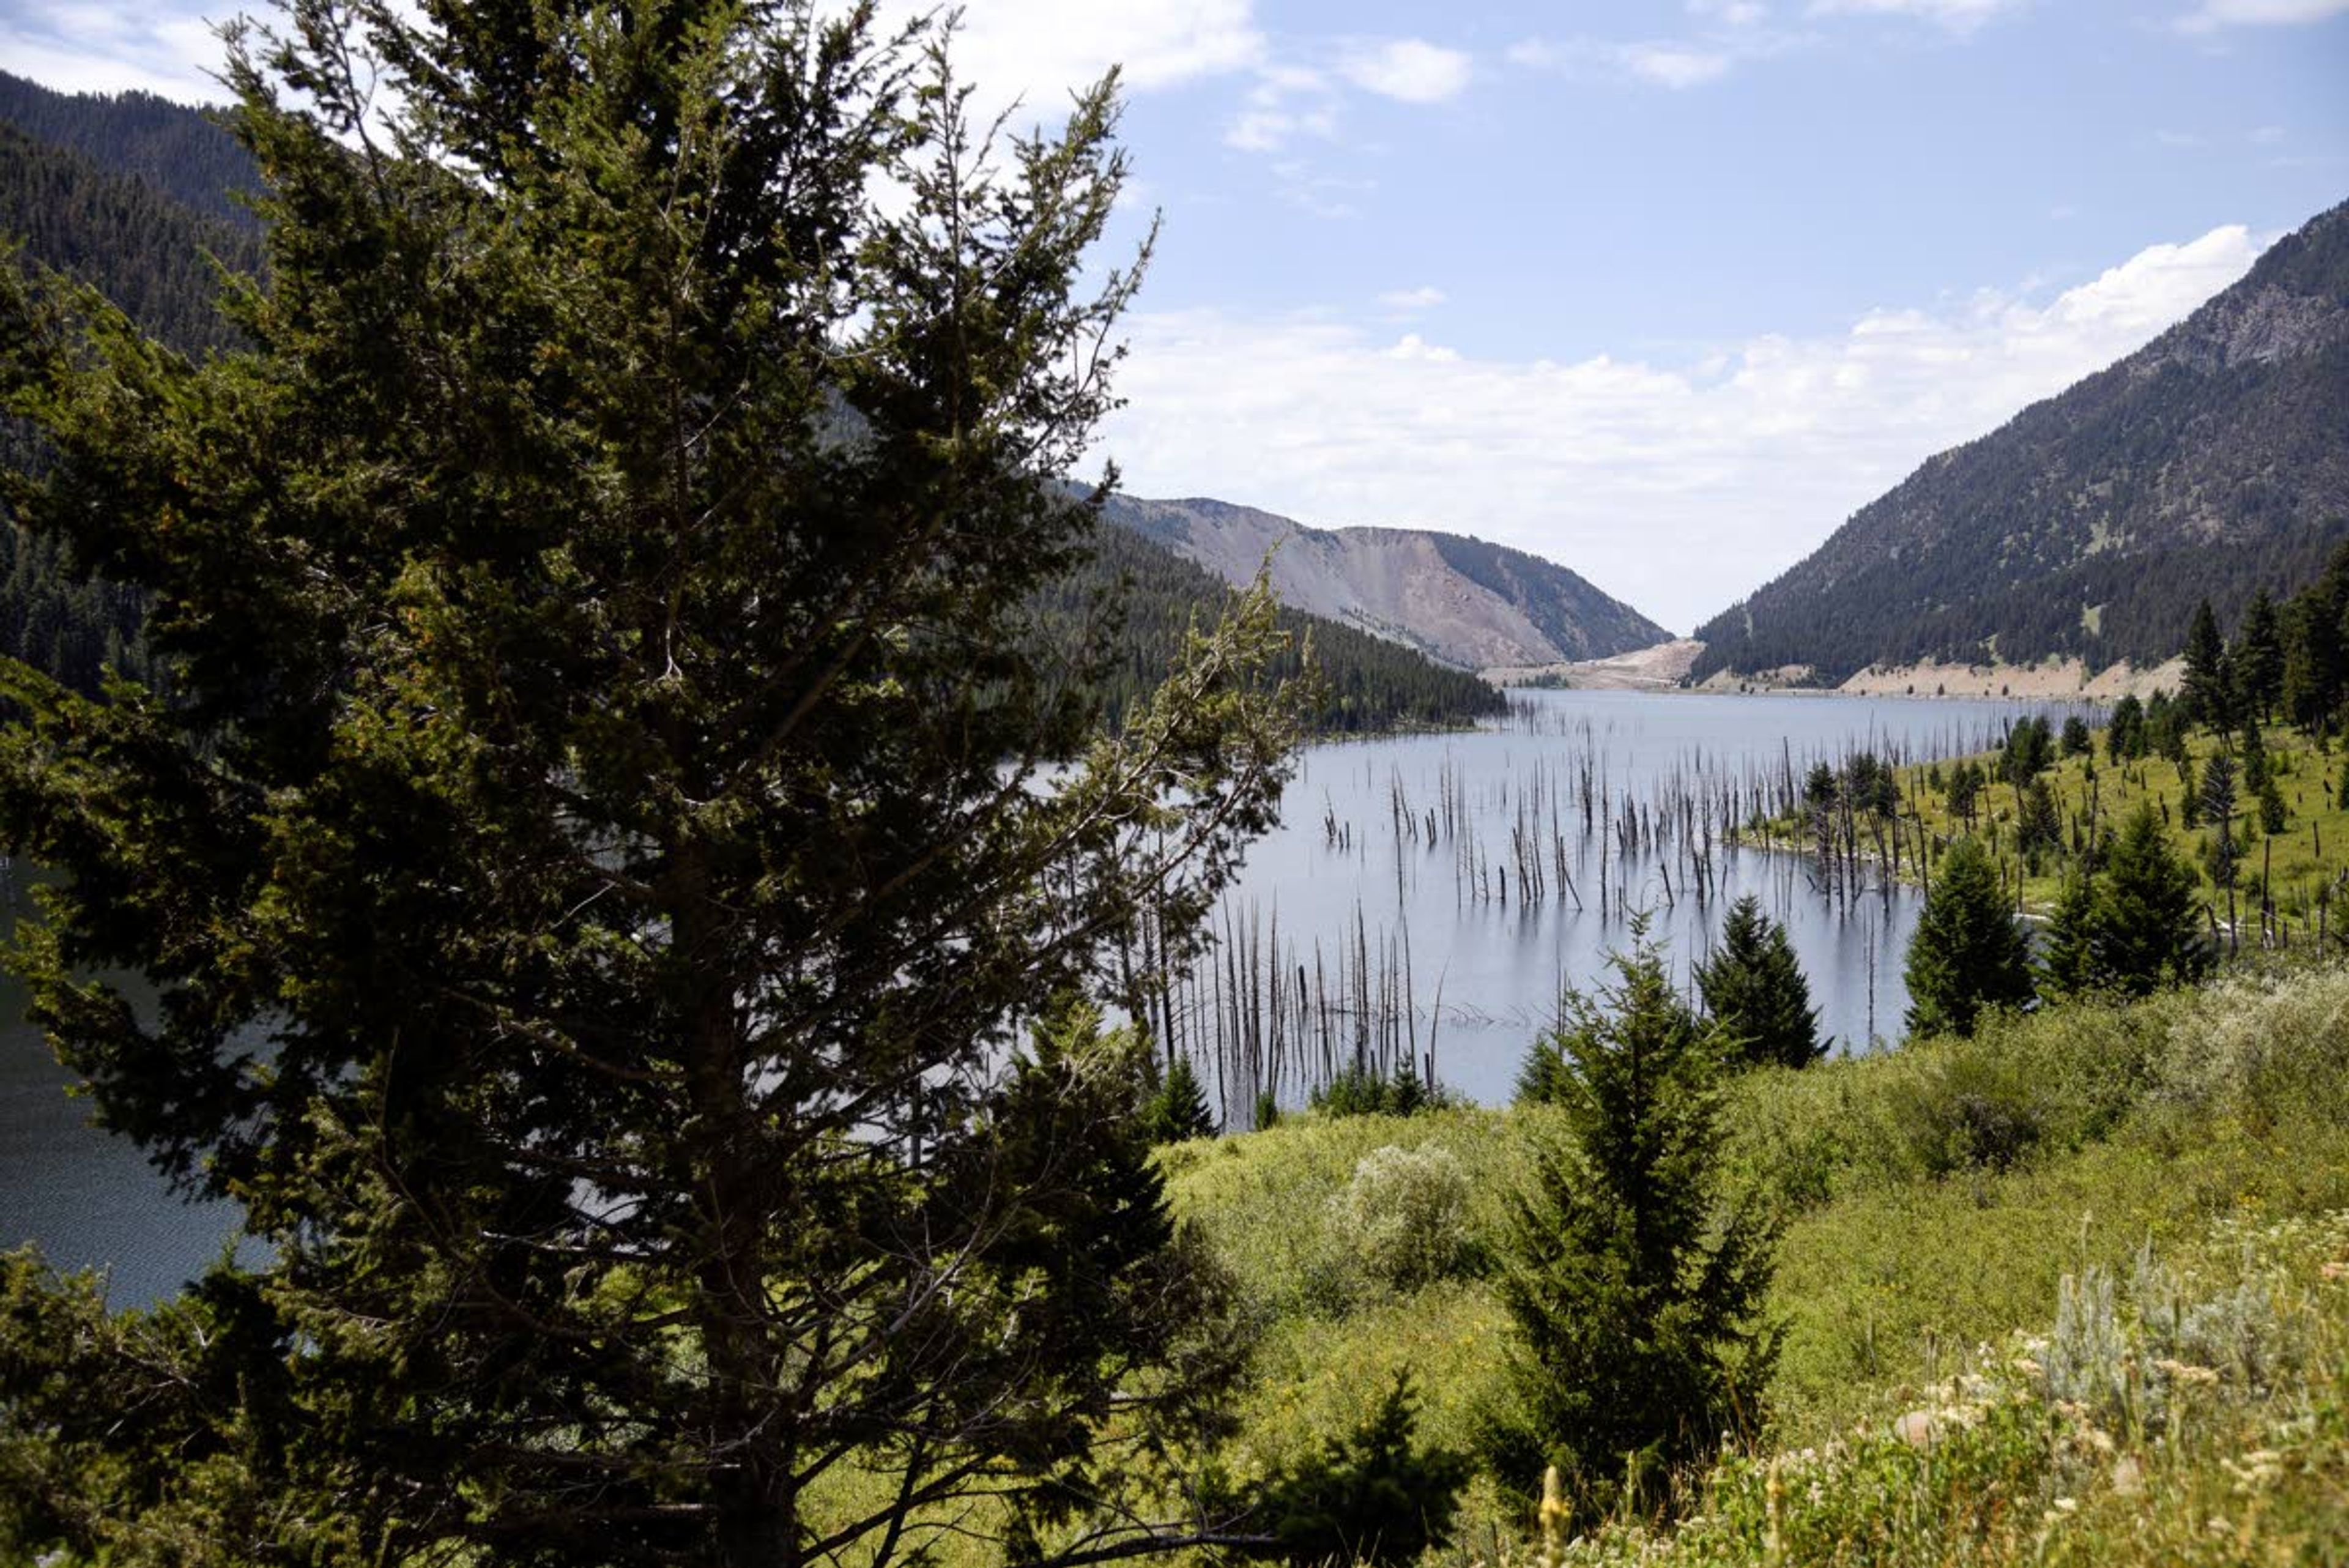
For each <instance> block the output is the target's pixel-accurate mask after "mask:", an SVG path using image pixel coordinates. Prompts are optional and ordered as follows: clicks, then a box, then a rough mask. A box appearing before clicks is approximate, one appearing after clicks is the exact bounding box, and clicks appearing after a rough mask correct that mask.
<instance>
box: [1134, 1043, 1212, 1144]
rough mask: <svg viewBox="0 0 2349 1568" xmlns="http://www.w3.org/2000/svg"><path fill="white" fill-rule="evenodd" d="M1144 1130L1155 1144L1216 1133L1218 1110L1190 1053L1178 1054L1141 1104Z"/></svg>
mask: <svg viewBox="0 0 2349 1568" xmlns="http://www.w3.org/2000/svg"><path fill="white" fill-rule="evenodd" d="M1142 1133H1143V1137H1146V1138H1147V1139H1149V1140H1150V1141H1151V1142H1152V1143H1154V1144H1160V1143H1181V1142H1183V1141H1185V1139H1187V1138H1195V1137H1215V1136H1216V1113H1215V1112H1214V1110H1212V1109H1211V1108H1209V1106H1208V1105H1207V1091H1206V1088H1204V1087H1203V1086H1202V1085H1200V1083H1199V1075H1198V1073H1197V1072H1196V1071H1195V1069H1194V1068H1193V1067H1192V1065H1191V1058H1189V1057H1188V1056H1177V1057H1175V1058H1174V1065H1172V1066H1170V1067H1168V1068H1167V1069H1166V1073H1165V1075H1164V1077H1163V1078H1161V1079H1160V1080H1159V1082H1158V1084H1157V1085H1156V1086H1155V1088H1154V1089H1153V1090H1152V1091H1151V1093H1150V1096H1149V1097H1148V1098H1147V1099H1145V1100H1144V1101H1143V1106H1142Z"/></svg>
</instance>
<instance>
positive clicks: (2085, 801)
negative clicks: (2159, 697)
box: [1773, 725, 2349, 941]
mask: <svg viewBox="0 0 2349 1568" xmlns="http://www.w3.org/2000/svg"><path fill="white" fill-rule="evenodd" d="M2261 737H2262V743H2263V744H2264V746H2265V747H2266V750H2267V754H2268V760H2269V765H2270V768H2271V771H2272V773H2273V774H2274V776H2275V781H2276V786H2277V789H2278V791H2279V793H2280V794H2282V799H2283V804H2284V809H2285V811H2286V813H2287V818H2286V822H2285V825H2284V827H2283V830H2282V832H2279V833H2276V834H2272V835H2270V834H2266V833H2263V832H2261V828H2260V822H2259V811H2258V805H2257V803H2256V802H2254V801H2252V800H2251V799H2250V798H2249V797H2248V794H2245V793H2244V792H2242V791H2241V790H2240V787H2239V790H2238V799H2237V802H2236V810H2235V815H2234V818H2233V824H2234V826H2233V834H2234V838H2235V842H2236V844H2237V845H2238V846H2239V847H2238V855H2239V864H2238V867H2237V872H2236V888H2235V894H2236V899H2237V903H2238V906H2239V909H2240V920H2241V922H2242V924H2243V926H2244V934H2245V938H2246V940H2249V939H2250V937H2251V933H2252V932H2253V931H2254V930H2256V929H2258V927H2259V923H2260V917H2261V898H2262V894H2263V892H2265V893H2268V894H2271V896H2272V898H2273V909H2272V910H2271V916H2272V918H2273V920H2274V923H2275V925H2276V927H2277V929H2279V930H2280V931H2281V932H2282V937H2283V940H2294V941H2296V940H2302V939H2303V938H2304V937H2313V936H2314V935H2315V934H2316V932H2317V929H2318V927H2319V925H2320V922H2321V923H2322V924H2323V926H2324V927H2325V929H2326V932H2327V934H2328V935H2329V934H2330V928H2331V923H2332V922H2331V916H2330V914H2329V913H2321V909H2320V907H2321V906H2322V905H2323V904H2324V903H2325V902H2327V901H2328V900H2329V898H2330V897H2331V895H2330V892H2329V891H2328V889H2330V888H2333V886H2334V885H2335V884H2336V883H2337V882H2338V880H2339V878H2340V877H2341V876H2342V874H2343V873H2344V870H2349V803H2344V801H2343V800H2342V798H2341V796H2340V794H2339V792H2338V790H2337V789H2336V787H2335V786H2336V784H2338V783H2339V782H2340V776H2341V773H2342V766H2343V763H2342V758H2341V756H2340V754H2339V749H2338V748H2337V747H2329V746H2324V745H2321V744H2319V743H2318V742H2313V741H2311V740H2310V739H2309V738H2308V737H2307V736H2306V735H2303V734H2302V733H2301V732H2298V731H2296V730H2293V729H2291V728H2289V727H2286V726H2282V725H2278V726H2274V727H2271V728H2268V729H2265V730H2263V731H2262V732H2261ZM2219 748H2220V741H2219V740H2218V738H2217V737H2214V736H2212V735H2209V734H2207V733H2201V732H2197V733H2195V734H2194V735H2192V736H2191V737H2190V738H2189V741H2188V751H2189V753H2190V755H2191V758H2192V763H2191V766H2192V769H2193V771H2194V773H2195V776H2196V777H2197V778H2199V776H2200V774H2201V770H2202V768H2203V767H2204V765H2205V764H2206V763H2208V762H2209V759H2210V757H2211V756H2212V755H2213V754H2214V753H2217V751H2218V750H2219ZM1971 760H1972V761H1973V762H1975V763H1980V764H1981V765H1982V767H1983V768H1984V769H1985V770H1986V771H1988V772H1989V773H1990V774H1992V782H1991V783H1990V784H1987V785H1985V786H1984V787H1983V789H1982V794H1981V795H1980V797H1979V799H1978V800H1977V801H1976V803H1975V809H1974V815H1973V822H1972V826H1971V831H1972V832H1973V833H1974V835H1975V836H1977V837H1979V838H1981V839H1982V842H1983V843H1984V844H1985V845H1987V846H1989V847H1990V848H1991V850H1992V855H1993V857H1994V858H1996V859H1997V861H1998V863H1999V865H2000V867H2001V868H2002V871H2003V872H2004V873H2005V875H2006V876H2007V877H2009V878H2010V879H2013V878H2014V877H2020V878H2021V881H2022V888H2023V903H2024V905H2025V907H2026V908H2029V909H2046V908H2048V907H2049V906H2051V905H2052V904H2053V903H2054V900H2055V895H2056V891H2057V888H2058V887H2059V886H2060V884H2061V881H2062V878H2063V875H2064V859H2065V857H2064V856H2061V855H2042V856H2039V857H2035V858H2033V857H2026V856H2023V855H2022V854H2021V853H2019V852H2018V850H2017V848H2016V843H2015V825H2016V821H2017V817H2018V815H2019V812H2020V809H2021V805H2022V800H2021V792H2020V791H2018V790H2017V789H2016V787H2015V786H2014V785H2013V784H2008V783H2006V782H2005V781H2004V780H2003V779H2001V778H1999V777H1997V773H1998V762H1999V756H1998V753H1983V754H1982V755H1979V756H1976V757H1974V758H1972V759H1971ZM1955 765H1956V764H1955V763H1951V762H1943V763H1930V764H1922V765H1917V766H1910V767H1906V768H1902V769H1901V770H1899V787H1900V799H1901V812H1902V815H1903V816H1904V817H1909V818H1913V819H1914V821H1915V822H1916V823H1918V824H1920V825H1921V826H1922V827H1923V829H1924V832H1925V835H1926V837H1927V841H1928V842H1929V843H1930V844H1931V845H1934V846H1939V845H1940V844H1943V843H1946V842H1947V841H1948V840H1949V839H1950V838H1951V836H1955V835H1958V834H1961V833H1964V832H1967V831H1968V830H1969V829H1968V825H1967V823H1966V821H1965V820H1964V819H1963V818H1961V817H1960V816H1958V815H1955V814H1953V813H1952V812H1951V809H1950V800H1949V794H1948V790H1947V787H1946V786H1947V784H1948V780H1949V778H1950V776H1951V773H1952V771H1953V770H1954V767H1955ZM2041 776H2042V777H2044V779H2046V781H2047V783H2048V785H2049V788H2050V790H2051V792H2052V793H2053V794H2054V797H2055V803H2056V806H2057V808H2058V810H2059V811H2060V812H2061V814H2062V815H2063V820H2064V842H2065V844H2066V846H2082V845H2085V844H2086V843H2088V842H2090V841H2091V837H2092V836H2093V835H2095V834H2097V833H2100V832H2103V831H2107V830H2109V831H2117V830H2118V828H2119V826H2120V825H2121V824H2122V823H2123V822H2124V821H2126V820H2127V816H2128V815H2129V813H2131V812H2132V811H2134V810H2136V808H2137V805H2139V803H2141V802H2150V803H2151V804H2152V805H2153V806H2154V808H2155V810H2156V811H2157V812H2158V813H2160V814H2161V815H2162V819H2163V821H2164V822H2165V823H2166V824H2167V825H2168V827H2169V831H2170V835H2171V840H2172V843H2173V845H2174V846H2175V847H2176V848H2177V850H2178V853H2179V855H2180V857H2182V858H2184V859H2185V860H2186V861H2187V863H2188V864H2189V865H2191V866H2192V867H2195V869H2196V871H2197V873H2198V874H2199V876H2200V877H2201V878H2202V884H2203V889H2204V892H2205V894H2206V896H2209V897H2211V898H2213V899H2214V901H2215V903H2216V906H2217V913H2218V917H2219V919H2221V920H2222V921H2223V920H2224V919H2226V918H2227V914H2226V893H2225V891H2224V889H2223V888H2219V887H2218V886H2216V885H2215V884H2214V883H2213V881H2212V879H2211V869H2210V862H2211V858H2212V856H2211V848H2212V846H2213V844H2214V842H2215V840H2216V837H2217V828H2216V826H2215V825H2213V824H2209V823H2207V822H2206V823H2204V824H2202V825H2200V826H2194V827H2189V826H2186V822H2185V813H2184V810H2183V798H2182V797H2183V795H2184V793H2185V780H2184V778H2183V774H2182V771H2181V770H2180V769H2179V768H2178V766H2177V764H2175V763H2171V762H2169V761H2168V760H2166V759H2164V758H2161V757H2158V756H2153V757H2147V758H2145V759H2143V760H2141V761H2137V762H2128V763H2114V762H2112V761H2110V760H2109V759H2108V758H2107V757H2106V755H2105V752H2104V732H2101V731H2099V732H2097V733H2096V744H2095V747H2094V749H2092V750H2091V751H2090V752H2088V753H2084V754H2081V755H2078V756H2069V757H2062V758H2060V759H2059V760H2058V761H2057V762H2056V763H2055V764H2054V766H2053V767H2052V768H2051V769H2050V770H2049V771H2048V772H2047V773H2046V774H2043V775H2041ZM1799 826H1800V825H1799V824H1798V823H1795V822H1794V821H1792V820H1789V821H1786V822H1783V823H1779V824H1774V825H1773V827H1774V829H1775V832H1776V833H1777V834H1778V835H1779V836H1799ZM1906 870H1907V867H1906V865H1905V864H1904V874H1905V872H1906Z"/></svg>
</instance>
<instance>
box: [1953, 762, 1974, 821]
mask: <svg viewBox="0 0 2349 1568" xmlns="http://www.w3.org/2000/svg"><path fill="white" fill-rule="evenodd" d="M1981 794H1982V769H1981V768H1980V767H1978V766H1976V765H1975V764H1974V763H1971V762H1963V763H1959V764H1958V765H1957V766H1956V767H1954V768H1952V769H1951V770H1950V815H1951V816H1954V817H1957V818H1959V819H1961V821H1963V822H1964V823H1965V825H1966V826H1968V827H1971V826H1973V823H1974V808H1975V805H1976V804H1977V800H1978V797H1979V796H1980V795H1981Z"/></svg>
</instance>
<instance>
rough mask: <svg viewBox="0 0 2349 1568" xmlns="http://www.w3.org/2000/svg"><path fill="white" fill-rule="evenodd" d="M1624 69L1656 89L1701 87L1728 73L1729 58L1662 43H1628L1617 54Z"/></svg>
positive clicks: (1705, 50)
mask: <svg viewBox="0 0 2349 1568" xmlns="http://www.w3.org/2000/svg"><path fill="white" fill-rule="evenodd" d="M1618 58H1619V59H1620V60H1621V61H1622V64H1623V67H1624V69H1626V70H1628V71H1630V73H1631V74H1632V75H1633V76H1635V77H1639V78H1641V79H1642V80H1645V81H1651V82H1654V83H1655V84H1656V85H1657V86H1659V87H1668V88H1692V87H1702V85H1703V84H1705V83H1706V82H1709V81H1717V80H1719V79H1720V78H1722V77H1723V76H1725V75H1727V74H1728V72H1729V57H1728V56H1727V55H1724V54H1721V53H1718V52H1717V51H1713V50H1708V49H1683V48H1675V47H1669V46H1666V45H1661V44H1628V45H1625V46H1624V47H1622V49H1621V50H1620V51H1619V53H1618Z"/></svg>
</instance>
